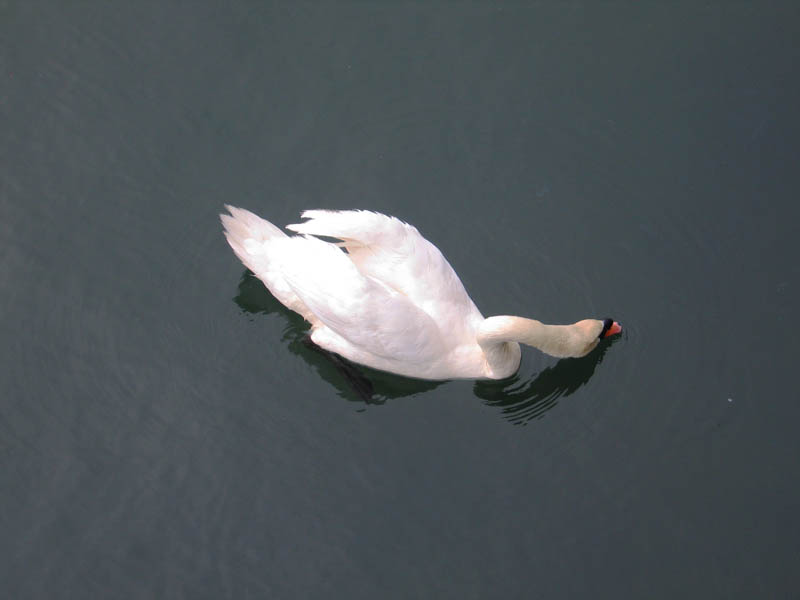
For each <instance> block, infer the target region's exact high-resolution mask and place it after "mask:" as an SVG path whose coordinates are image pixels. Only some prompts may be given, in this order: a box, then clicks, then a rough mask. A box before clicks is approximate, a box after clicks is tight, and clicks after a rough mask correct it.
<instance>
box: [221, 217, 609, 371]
mask: <svg viewBox="0 0 800 600" xmlns="http://www.w3.org/2000/svg"><path fill="white" fill-rule="evenodd" d="M225 207H226V208H227V209H228V211H229V212H230V213H231V214H230V215H220V216H221V218H222V224H223V226H224V227H225V237H226V238H227V239H228V243H229V244H230V245H231V248H233V251H234V252H235V253H236V256H238V257H239V259H240V260H241V261H242V262H243V263H244V265H245V266H246V267H247V268H248V269H250V270H251V271H252V272H253V273H254V274H255V275H256V277H258V278H259V279H260V280H261V281H263V282H264V284H265V285H266V286H267V288H269V291H270V292H272V294H273V295H274V296H275V297H276V298H277V299H278V300H279V301H280V302H282V303H283V304H284V305H285V306H287V307H288V308H290V309H291V310H293V311H295V312H297V313H299V314H300V315H302V316H303V317H304V318H305V319H306V320H307V321H308V322H309V323H311V339H312V341H313V342H314V343H316V344H317V345H319V346H321V347H322V348H324V349H326V350H329V351H331V352H335V353H337V354H340V355H341V356H343V357H345V358H347V359H349V360H351V361H353V362H356V363H360V364H363V365H367V366H370V367H373V368H375V369H380V370H383V371H389V372H391V373H398V374H400V375H406V376H408V377H417V378H420V379H454V378H490V379H502V378H505V377H509V376H511V375H513V374H514V373H515V372H516V370H517V369H518V368H519V363H520V355H521V352H520V347H519V343H518V342H521V343H523V344H528V345H529V346H534V347H536V348H538V349H539V350H541V351H542V352H545V353H547V354H550V355H552V356H557V357H570V356H572V357H578V356H584V355H585V354H587V353H589V352H590V351H591V350H592V349H594V347H595V346H597V344H598V342H599V341H600V339H601V338H604V337H608V336H611V335H614V334H616V333H619V332H620V331H621V330H622V327H621V326H620V325H619V323H617V322H615V321H613V320H611V319H605V320H604V321H601V320H598V319H585V320H583V321H578V322H577V323H574V324H572V325H544V324H542V323H540V322H539V321H535V320H533V319H525V318H522V317H508V316H501V317H489V318H488V319H486V318H484V317H483V316H482V315H481V313H480V311H479V310H478V309H477V307H476V306H475V304H474V303H473V302H472V300H471V299H470V297H469V295H468V294H467V292H466V290H465V289H464V286H463V284H462V283H461V280H460V279H459V278H458V275H456V273H455V271H453V268H452V267H451V266H450V264H449V263H448V262H447V260H446V259H445V258H444V256H442V253H441V252H440V251H439V249H438V248H437V247H436V246H434V245H433V244H431V243H430V242H429V241H428V240H426V239H425V238H424V237H422V236H421V235H420V233H419V232H418V231H417V229H416V228H415V227H413V226H411V225H408V224H407V223H403V222H402V221H399V220H398V219H396V218H394V217H387V216H385V215H382V214H379V213H374V212H369V211H355V210H346V211H327V210H307V211H305V212H304V213H303V214H302V217H303V218H304V219H308V220H307V221H305V222H304V223H300V224H297V225H288V226H287V229H291V230H292V231H296V232H298V233H300V234H303V235H297V236H287V235H286V234H285V233H283V232H282V231H281V230H280V229H278V228H277V227H275V225H273V224H272V223H270V222H269V221H265V220H264V219H262V218H260V217H258V216H257V215H254V214H253V213H251V212H249V211H247V210H244V209H241V208H235V207H233V206H228V205H226V206H225ZM313 236H326V237H331V238H337V239H339V240H341V243H339V244H334V243H329V242H325V241H322V240H320V239H317V238H316V237H313ZM340 247H344V248H345V249H346V250H347V252H346V253H345V252H343V251H342V250H341V248H340Z"/></svg>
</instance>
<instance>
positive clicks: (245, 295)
mask: <svg viewBox="0 0 800 600" xmlns="http://www.w3.org/2000/svg"><path fill="white" fill-rule="evenodd" d="M234 301H235V302H236V304H238V305H239V307H240V308H241V309H242V310H243V311H244V312H247V313H251V314H270V313H278V314H281V315H283V316H285V317H286V320H287V321H288V324H287V327H286V329H285V330H284V332H283V341H284V342H287V343H288V348H289V350H291V351H292V352H293V353H294V354H296V355H298V356H300V357H301V358H302V359H303V360H304V361H306V362H307V363H308V364H309V365H311V366H312V367H313V368H314V370H315V371H317V373H319V375H320V376H321V377H322V378H323V379H324V380H325V381H327V382H328V383H330V384H331V385H332V386H333V387H334V388H336V391H337V393H338V394H339V396H341V397H342V398H345V399H347V400H352V401H354V402H367V403H374V404H381V403H383V402H385V401H386V400H388V399H391V398H401V397H403V396H412V395H414V394H418V393H421V392H425V391H428V390H432V389H433V388H435V387H437V386H439V385H441V384H442V383H443V382H441V381H424V380H421V379H409V378H407V377H402V376H399V375H393V374H391V373H385V372H384V371H376V370H374V369H370V368H369V367H365V366H362V365H358V367H355V366H354V365H352V364H351V363H349V362H348V361H346V360H344V359H343V358H341V357H339V356H337V355H335V354H334V355H329V353H327V352H325V351H324V350H322V349H321V348H319V347H317V346H315V345H314V344H312V343H310V340H309V339H308V328H309V325H308V323H306V321H305V319H303V317H301V316H300V315H298V314H297V313H295V312H293V311H291V310H289V309H288V308H286V307H285V306H284V305H283V304H281V303H280V302H278V300H276V299H275V297H274V296H273V295H272V294H270V292H269V290H268V289H267V288H266V287H265V286H264V284H263V283H262V282H261V280H259V279H258V278H257V277H256V276H255V275H253V274H252V273H251V272H250V271H245V272H244V274H243V275H242V279H241V280H240V281H239V293H238V294H237V296H236V297H235V298H234Z"/></svg>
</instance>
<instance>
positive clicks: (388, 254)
mask: <svg viewBox="0 0 800 600" xmlns="http://www.w3.org/2000/svg"><path fill="white" fill-rule="evenodd" d="M302 216H303V218H305V219H309V220H308V221H306V222H304V223H299V224H295V225H288V226H287V229H291V230H293V231H297V232H298V233H304V234H311V235H321V236H327V237H332V238H338V239H340V240H342V242H343V244H342V245H343V246H344V247H345V248H346V249H347V252H348V256H349V258H350V260H352V262H353V264H355V265H356V267H357V268H358V270H359V271H360V272H361V273H362V274H364V275H366V276H368V277H371V278H374V279H377V280H379V281H381V282H383V283H384V284H386V285H387V286H389V287H390V288H392V289H394V290H396V291H398V292H400V293H401V294H403V295H405V296H407V297H408V298H409V299H410V300H411V302H412V303H413V304H414V305H416V306H417V307H419V308H421V309H422V310H424V311H425V312H426V313H428V314H429V315H430V316H431V317H432V318H433V319H434V320H435V321H436V322H437V323H439V325H440V327H441V328H442V329H446V330H448V331H454V332H457V331H460V330H461V329H462V328H464V327H469V326H470V325H469V324H470V323H472V322H475V321H476V320H482V319H483V317H482V316H481V314H480V311H478V309H477V308H476V307H475V304H474V303H473V302H472V299H471V298H470V297H469V294H467V291H466V290H465V289H464V285H463V284H462V283H461V280H460V279H459V277H458V275H457V274H456V272H455V271H454V270H453V268H452V267H451V266H450V263H448V262H447V259H445V257H444V256H443V255H442V253H441V252H440V251H439V249H438V248H437V247H436V246H434V245H433V244H432V243H431V242H429V241H428V240H426V239H425V238H424V237H422V235H420V233H419V231H417V228H416V227H414V226H413V225H409V224H407V223H403V222H402V221H400V220H399V219H396V218H394V217H387V216H386V215H382V214H380V213H375V212H370V211H363V210H345V211H328V210H307V211H305V212H304V213H303V215H302Z"/></svg>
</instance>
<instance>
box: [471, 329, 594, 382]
mask: <svg viewBox="0 0 800 600" xmlns="http://www.w3.org/2000/svg"><path fill="white" fill-rule="evenodd" d="M582 325H583V324H582V322H580V323H575V324H573V325H545V324H544V323H542V322H540V321H536V320H535V319H525V318H523V317H506V316H502V317H489V318H488V319H485V320H484V321H483V323H482V324H481V327H480V330H479V331H478V336H477V339H478V344H480V346H481V348H482V349H483V351H484V354H485V355H486V360H487V363H488V366H489V368H490V369H491V370H494V369H498V370H500V371H503V370H504V369H505V370H507V364H508V358H509V357H508V354H509V345H510V344H513V343H514V342H519V343H522V344H526V345H528V346H533V347H534V348H538V349H539V350H541V351H542V352H544V353H545V354H549V355H550V356H555V357H558V358H563V357H567V356H581V355H582V354H584V353H585V352H584V345H585V341H584V338H585V335H584V332H583V331H582V329H583V327H582ZM514 345H516V344H514ZM588 349H589V348H587V349H586V350H588ZM517 351H519V347H518V346H517ZM518 365H519V358H517V365H516V366H518ZM515 369H516V367H515ZM506 376H507V375H506Z"/></svg>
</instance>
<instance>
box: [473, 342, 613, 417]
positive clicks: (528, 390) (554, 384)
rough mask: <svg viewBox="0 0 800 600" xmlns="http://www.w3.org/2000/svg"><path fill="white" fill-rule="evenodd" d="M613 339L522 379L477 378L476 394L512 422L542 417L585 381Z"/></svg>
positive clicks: (590, 375) (517, 375)
mask: <svg viewBox="0 0 800 600" xmlns="http://www.w3.org/2000/svg"><path fill="white" fill-rule="evenodd" d="M614 341H615V340H604V341H602V342H601V343H600V345H599V347H598V348H596V349H595V350H594V351H593V352H590V353H589V354H588V355H587V356H584V357H582V358H562V359H561V360H559V361H558V362H557V363H556V364H555V365H553V366H552V367H547V368H546V369H544V370H543V371H541V372H540V373H538V374H537V375H536V376H535V377H529V378H527V379H526V378H523V377H521V376H520V373H517V374H516V375H514V376H513V377H510V378H508V379H503V380H502V381H476V382H475V395H476V396H478V397H479V398H481V399H483V400H485V401H486V404H487V405H488V406H494V407H497V408H499V409H500V411H501V413H502V414H503V417H505V418H506V419H507V420H508V421H510V422H511V423H514V424H515V425H525V424H526V423H528V422H529V421H531V420H532V419H538V418H541V417H542V416H543V415H544V413H545V412H547V411H548V410H550V409H551V408H553V407H554V406H555V405H556V404H558V400H559V398H561V397H562V396H569V395H570V394H572V393H574V392H575V391H577V390H578V389H579V388H580V387H581V386H583V385H584V384H586V383H587V382H588V381H589V379H591V377H592V375H593V374H594V370H595V368H597V365H599V364H600V363H601V362H602V360H603V356H604V355H605V353H606V352H607V351H608V349H609V348H610V347H611V345H612V344H613V343H614Z"/></svg>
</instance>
